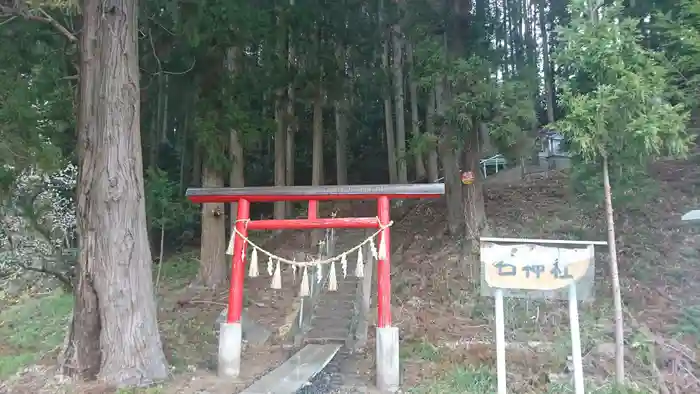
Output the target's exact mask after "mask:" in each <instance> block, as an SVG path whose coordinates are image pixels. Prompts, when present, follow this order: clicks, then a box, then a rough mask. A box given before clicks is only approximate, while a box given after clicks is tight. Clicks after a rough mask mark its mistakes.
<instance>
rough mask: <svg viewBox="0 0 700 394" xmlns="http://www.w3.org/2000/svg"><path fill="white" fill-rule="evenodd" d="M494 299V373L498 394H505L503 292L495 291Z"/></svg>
mask: <svg viewBox="0 0 700 394" xmlns="http://www.w3.org/2000/svg"><path fill="white" fill-rule="evenodd" d="M494 296H495V298H496V371H497V372H498V394H506V319H505V311H504V310H503V309H504V308H503V290H502V289H495V291H494Z"/></svg>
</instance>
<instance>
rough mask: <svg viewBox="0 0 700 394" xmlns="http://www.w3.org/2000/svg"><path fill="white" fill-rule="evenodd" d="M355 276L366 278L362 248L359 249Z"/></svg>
mask: <svg viewBox="0 0 700 394" xmlns="http://www.w3.org/2000/svg"><path fill="white" fill-rule="evenodd" d="M355 276H357V277H358V278H362V277H364V276H365V262H364V261H363V259H362V248H359V249H357V265H355Z"/></svg>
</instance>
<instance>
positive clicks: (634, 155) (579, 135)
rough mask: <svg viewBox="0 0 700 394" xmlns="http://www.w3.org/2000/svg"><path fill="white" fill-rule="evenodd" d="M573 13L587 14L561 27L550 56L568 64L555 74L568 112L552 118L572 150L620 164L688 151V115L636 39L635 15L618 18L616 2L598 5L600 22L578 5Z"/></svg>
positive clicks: (664, 74)
mask: <svg viewBox="0 0 700 394" xmlns="http://www.w3.org/2000/svg"><path fill="white" fill-rule="evenodd" d="M572 13H573V15H584V16H583V17H577V18H574V19H573V20H572V21H571V24H570V25H569V26H567V27H563V28H559V29H558V34H559V39H560V45H559V48H558V50H557V52H556V53H555V55H556V56H555V59H556V61H557V62H558V63H559V64H566V65H567V66H568V67H567V70H566V73H563V74H562V75H560V77H559V78H558V80H557V82H558V86H560V87H561V97H560V105H561V107H562V108H563V109H564V111H565V113H566V115H565V117H564V118H563V119H561V120H560V121H558V122H556V123H555V124H554V125H552V127H553V128H554V129H556V130H558V131H560V132H562V134H564V135H565V137H566V138H567V139H568V140H569V142H570V148H569V149H570V151H571V152H572V153H574V154H576V155H579V156H580V157H581V158H582V159H583V160H584V161H586V162H596V161H598V159H599V158H601V157H604V156H607V157H615V158H616V162H617V164H618V165H635V164H640V163H644V159H646V158H649V157H658V156H661V155H669V154H670V155H683V154H685V153H686V152H687V150H688V145H689V143H690V142H691V140H692V138H691V136H690V135H689V134H688V133H687V131H686V129H685V123H686V121H687V118H688V114H687V112H686V111H685V109H684V107H683V105H682V104H680V103H674V102H673V98H674V93H675V92H673V90H672V89H671V86H670V85H669V82H668V80H669V78H668V73H669V72H668V70H667V69H666V68H665V67H664V66H663V65H662V64H661V63H660V62H659V61H657V60H656V57H655V55H654V53H652V52H650V51H649V50H648V49H645V48H644V47H642V46H641V45H640V44H639V42H638V40H639V35H638V32H637V22H636V21H634V20H632V19H628V18H620V15H621V14H620V8H619V7H603V12H602V15H601V16H600V20H598V21H594V20H592V19H591V18H588V17H586V16H587V15H589V14H588V12H587V11H586V10H585V9H583V8H582V7H574V9H573V12H572Z"/></svg>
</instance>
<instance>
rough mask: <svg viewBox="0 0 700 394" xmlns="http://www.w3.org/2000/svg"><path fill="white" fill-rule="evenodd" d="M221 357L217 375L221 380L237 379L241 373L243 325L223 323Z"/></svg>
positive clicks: (220, 336)
mask: <svg viewBox="0 0 700 394" xmlns="http://www.w3.org/2000/svg"><path fill="white" fill-rule="evenodd" d="M219 327H220V328H219V357H218V366H217V373H218V375H219V377H221V378H237V377H238V375H239V374H240V373H241V348H242V346H243V342H242V333H243V330H242V327H241V323H221V325H220V326H219Z"/></svg>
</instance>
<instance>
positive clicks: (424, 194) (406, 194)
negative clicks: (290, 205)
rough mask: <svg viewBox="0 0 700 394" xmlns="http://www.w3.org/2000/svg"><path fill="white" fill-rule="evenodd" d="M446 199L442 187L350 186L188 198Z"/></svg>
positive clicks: (204, 193) (222, 191)
mask: <svg viewBox="0 0 700 394" xmlns="http://www.w3.org/2000/svg"><path fill="white" fill-rule="evenodd" d="M443 195H445V184H443V183H415V184H403V185H350V186H262V187H242V188H230V187H215V188H189V189H187V193H186V196H187V198H188V199H189V200H190V201H192V202H194V203H200V204H201V203H222V202H235V201H238V200H240V199H246V200H248V201H250V202H274V201H309V200H316V201H329V200H369V199H376V198H379V197H382V196H385V197H389V198H393V199H409V198H437V197H441V196H443Z"/></svg>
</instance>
